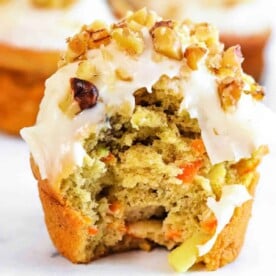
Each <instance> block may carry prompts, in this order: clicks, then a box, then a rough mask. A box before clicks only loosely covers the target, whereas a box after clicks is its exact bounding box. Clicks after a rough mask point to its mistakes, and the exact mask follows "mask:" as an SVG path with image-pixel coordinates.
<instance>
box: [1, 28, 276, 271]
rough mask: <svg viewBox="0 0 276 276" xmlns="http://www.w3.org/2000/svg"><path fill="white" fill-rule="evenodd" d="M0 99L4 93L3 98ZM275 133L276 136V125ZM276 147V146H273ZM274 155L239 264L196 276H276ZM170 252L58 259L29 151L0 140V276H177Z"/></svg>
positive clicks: (272, 53)
mask: <svg viewBox="0 0 276 276" xmlns="http://www.w3.org/2000/svg"><path fill="white" fill-rule="evenodd" d="M275 26H276V25H275ZM274 29H275V30H276V28H274ZM275 68H276V38H275V37H274V36H273V38H272V41H271V44H270V46H269V47H268V51H267V71H266V74H265V76H264V84H265V86H266V87H267V98H266V104H267V105H269V106H270V107H271V108H272V109H273V110H274V111H276V91H274V90H276V84H275V72H276V69H275ZM0 93H2V92H0ZM273 123H274V124H272V126H271V131H272V132H274V133H275V131H276V130H275V129H276V122H273ZM275 142H276V141H275ZM275 164H276V155H275V154H271V155H270V156H269V157H266V158H265V160H264V162H263V164H262V166H261V168H260V170H261V173H262V177H261V180H260V183H259V185H258V187H257V191H256V197H255V203H254V206H253V214H252V219H251V221H250V224H249V228H248V232H247V236H246V240H245V245H244V247H243V249H242V252H241V254H240V256H239V258H238V259H237V260H236V261H235V262H234V263H232V264H230V265H228V266H226V267H224V268H222V269H219V270H218V271H216V272H211V273H208V274H204V272H189V273H188V274H193V275H203V274H204V275H223V276H226V275H235V276H240V275H249V273H252V275H260V274H261V273H263V274H264V275H276V272H275V270H276V267H275V265H274V263H275V262H276V222H275V220H276V215H275V212H276V183H275V182H276V181H275V179H276V165H275ZM166 256H167V252H166V251H164V250H154V251H153V252H151V253H147V252H131V253H124V254H117V255H113V256H110V257H106V258H103V259H101V260H98V261H95V262H94V263H91V264H89V265H73V264H71V263H70V262H69V261H67V260H66V259H64V258H62V257H61V256H59V255H58V254H57V253H56V250H55V248H54V247H53V245H52V244H51V241H50V239H49V237H48V234H47V231H46V228H45V224H44V221H43V212H42V209H41V205H40V202H39V197H38V192H37V186H36V182H35V181H34V179H33V177H32V174H31V171H30V166H29V153H28V148H27V145H26V144H25V143H24V142H23V141H22V140H20V139H19V138H16V137H9V136H6V135H4V134H0V275H50V274H51V275H80V274H82V275H86V274H87V275H135V274H137V275H142V274H145V275H173V274H174V273H173V271H172V270H171V268H170V267H169V266H168V263H167V259H166V258H167V257H166Z"/></svg>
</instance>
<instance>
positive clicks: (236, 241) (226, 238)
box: [202, 173, 259, 270]
mask: <svg viewBox="0 0 276 276" xmlns="http://www.w3.org/2000/svg"><path fill="white" fill-rule="evenodd" d="M258 179H259V175H258V174H257V173H256V175H255V177H254V179H253V181H252V183H251V185H250V188H249V192H250V194H251V195H252V196H254V191H255V188H256V185H257V182H258ZM252 203H253V200H249V201H247V202H246V203H244V204H243V205H242V206H241V207H238V208H236V210H235V213H234V215H233V217H232V219H231V221H230V223H229V224H227V226H226V227H225V228H224V229H223V231H222V232H221V233H220V235H219V236H218V238H217V241H216V243H215V245H214V246H213V248H212V250H211V251H210V252H209V253H208V254H206V255H205V256H203V258H202V262H203V263H204V264H205V266H206V269H207V270H216V269H218V268H219V267H222V266H224V265H226V264H228V263H231V262H232V261H234V260H235V259H236V258H237V256H238V255H239V253H240V250H241V248H242V245H243V243H244V238H245V234H246V229H247V225H248V222H249V219H250V217H251V210H252Z"/></svg>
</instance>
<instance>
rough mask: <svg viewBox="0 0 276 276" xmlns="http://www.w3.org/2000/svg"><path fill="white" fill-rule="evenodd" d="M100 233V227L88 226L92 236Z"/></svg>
mask: <svg viewBox="0 0 276 276" xmlns="http://www.w3.org/2000/svg"><path fill="white" fill-rule="evenodd" d="M97 233H98V229H97V228H95V227H89V228H88V234H89V235H91V236H94V235H96V234H97Z"/></svg>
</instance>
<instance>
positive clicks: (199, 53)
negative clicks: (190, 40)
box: [184, 45, 207, 70]
mask: <svg viewBox="0 0 276 276" xmlns="http://www.w3.org/2000/svg"><path fill="white" fill-rule="evenodd" d="M206 52H207V50H206V49H205V48H203V47H200V46H197V45H193V46H189V47H187V48H186V50H185V53H184V57H185V58H186V60H187V64H188V66H189V67H190V68H191V69H192V70H197V68H198V67H197V63H198V62H199V61H200V60H201V59H202V57H203V56H204V55H205V54H206Z"/></svg>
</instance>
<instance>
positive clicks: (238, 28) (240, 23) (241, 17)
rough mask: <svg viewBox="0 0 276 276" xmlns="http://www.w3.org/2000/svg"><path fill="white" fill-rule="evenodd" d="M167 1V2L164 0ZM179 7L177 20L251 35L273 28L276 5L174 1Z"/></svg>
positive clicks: (254, 0) (265, 1)
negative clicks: (211, 25)
mask: <svg viewBox="0 0 276 276" xmlns="http://www.w3.org/2000/svg"><path fill="white" fill-rule="evenodd" d="M163 1H166V0H163ZM170 3H171V4H167V6H169V5H174V6H177V19H179V20H181V19H183V18H185V17H187V18H190V19H192V20H193V21H197V22H202V21H206V22H209V23H212V24H214V25H215V26H217V27H218V29H219V30H220V31H221V32H222V33H224V34H239V35H240V34H241V35H250V34H256V33H257V34H258V33H260V32H263V31H265V30H266V29H267V28H269V27H270V26H271V21H272V18H273V16H274V15H273V10H275V9H273V8H276V7H275V3H272V1H270V0H251V1H245V2H244V3H241V4H238V5H235V6H232V7H231V8H227V7H224V6H223V5H218V4H216V5H215V4H214V5H207V4H206V3H205V4H204V1H202V0H193V1H184V3H183V0H173V2H170Z"/></svg>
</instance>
